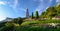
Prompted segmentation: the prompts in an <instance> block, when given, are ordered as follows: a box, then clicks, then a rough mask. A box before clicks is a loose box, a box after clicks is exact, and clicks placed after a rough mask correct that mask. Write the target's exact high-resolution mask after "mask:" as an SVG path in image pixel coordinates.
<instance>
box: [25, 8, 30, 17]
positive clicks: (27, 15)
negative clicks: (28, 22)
mask: <svg viewBox="0 0 60 31" xmlns="http://www.w3.org/2000/svg"><path fill="white" fill-rule="evenodd" d="M26 18H29V11H28V8H26Z"/></svg>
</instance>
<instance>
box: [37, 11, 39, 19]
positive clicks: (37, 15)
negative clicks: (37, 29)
mask: <svg viewBox="0 0 60 31" xmlns="http://www.w3.org/2000/svg"><path fill="white" fill-rule="evenodd" d="M36 18H37V19H38V18H39V13H38V11H36Z"/></svg>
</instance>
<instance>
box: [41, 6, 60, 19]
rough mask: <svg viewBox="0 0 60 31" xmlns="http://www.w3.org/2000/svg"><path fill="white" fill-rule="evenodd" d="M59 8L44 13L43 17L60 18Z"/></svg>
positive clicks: (51, 8)
mask: <svg viewBox="0 0 60 31" xmlns="http://www.w3.org/2000/svg"><path fill="white" fill-rule="evenodd" d="M59 6H60V5H59ZM59 6H52V7H49V8H48V9H46V11H44V12H42V15H41V16H42V17H45V18H47V17H50V18H52V17H55V16H60V7H59Z"/></svg>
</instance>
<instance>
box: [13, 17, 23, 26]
mask: <svg viewBox="0 0 60 31" xmlns="http://www.w3.org/2000/svg"><path fill="white" fill-rule="evenodd" d="M13 21H14V23H17V24H19V25H21V23H22V22H23V19H22V18H20V17H19V18H14V19H13Z"/></svg>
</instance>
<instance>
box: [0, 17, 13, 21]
mask: <svg viewBox="0 0 60 31" xmlns="http://www.w3.org/2000/svg"><path fill="white" fill-rule="evenodd" d="M7 21H12V18H8V17H7V18H6V19H4V20H2V21H1V22H7Z"/></svg>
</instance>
